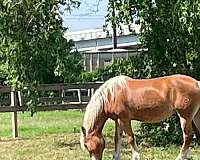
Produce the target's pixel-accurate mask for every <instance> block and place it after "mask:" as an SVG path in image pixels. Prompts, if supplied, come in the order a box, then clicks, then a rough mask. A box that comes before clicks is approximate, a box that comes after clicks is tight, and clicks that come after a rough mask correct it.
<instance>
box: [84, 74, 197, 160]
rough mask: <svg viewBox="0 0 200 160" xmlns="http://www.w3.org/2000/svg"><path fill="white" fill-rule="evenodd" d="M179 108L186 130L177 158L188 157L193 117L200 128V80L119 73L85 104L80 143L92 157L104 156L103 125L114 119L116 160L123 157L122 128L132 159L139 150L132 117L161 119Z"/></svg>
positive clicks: (184, 130)
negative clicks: (152, 77)
mask: <svg viewBox="0 0 200 160" xmlns="http://www.w3.org/2000/svg"><path fill="white" fill-rule="evenodd" d="M174 112H177V113H178V115H179V117H180V123H181V128H182V132H183V145H182V148H181V150H180V153H179V155H178V156H177V158H176V160H185V159H187V158H188V150H189V144H190V142H191V139H192V121H193V122H194V124H195V126H196V128H197V129H198V130H199V131H200V82H198V81H197V80H195V79H193V78H191V77H189V76H185V75H172V76H165V77H160V78H154V79H147V80H145V79H141V80H138V79H132V78H130V77H127V76H117V77H114V78H111V79H109V80H108V81H106V82H105V83H104V84H103V85H102V86H100V88H99V89H98V90H97V91H96V92H95V94H94V95H93V96H92V98H91V100H90V102H89V103H88V105H87V107H86V112H85V116H84V119H83V125H82V127H81V137H80V143H81V146H82V148H86V149H87V150H88V152H89V154H90V156H91V158H92V159H93V160H101V159H102V153H103V150H104V148H105V141H104V138H103V136H102V129H103V126H104V124H105V122H106V120H108V118H111V119H113V120H114V121H115V127H116V128H115V152H114V155H113V159H114V160H119V159H120V144H121V136H122V131H124V132H125V133H126V135H127V139H128V143H129V144H130V146H131V150H132V160H139V159H140V154H139V150H138V147H137V145H136V141H135V138H134V134H133V131H132V128H131V120H139V121H143V122H149V123H154V122H160V121H161V120H164V119H166V118H167V117H169V116H171V115H172V114H173V113H174Z"/></svg>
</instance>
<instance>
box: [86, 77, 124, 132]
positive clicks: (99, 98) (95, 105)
mask: <svg viewBox="0 0 200 160" xmlns="http://www.w3.org/2000/svg"><path fill="white" fill-rule="evenodd" d="M127 78H128V77H126V76H117V77H114V78H111V79H109V80H108V81H106V82H105V83H104V84H103V85H101V86H100V87H99V89H97V90H96V92H95V93H94V95H93V96H92V98H91V100H90V102H89V103H88V105H87V107H86V112H85V116H84V120H83V127H84V128H85V129H86V133H88V131H90V130H93V128H94V125H95V122H96V120H97V119H98V116H99V115H100V114H101V113H102V112H103V106H104V104H105V103H106V102H108V94H109V95H110V96H111V98H110V99H114V98H115V92H116V89H115V88H116V86H118V87H121V88H124V87H125V86H126V79H127Z"/></svg>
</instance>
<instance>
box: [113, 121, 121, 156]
mask: <svg viewBox="0 0 200 160" xmlns="http://www.w3.org/2000/svg"><path fill="white" fill-rule="evenodd" d="M122 133H123V129H122V126H121V123H120V121H119V119H117V120H116V121H115V152H114V154H113V160H120V147H121V138H122Z"/></svg>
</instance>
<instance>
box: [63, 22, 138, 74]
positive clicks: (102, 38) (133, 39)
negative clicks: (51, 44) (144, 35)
mask: <svg viewBox="0 0 200 160" xmlns="http://www.w3.org/2000/svg"><path fill="white" fill-rule="evenodd" d="M129 29H131V30H132V31H133V32H130V30H129ZM111 30H112V28H109V29H108V30H107V32H104V31H103V29H92V30H85V31H77V32H67V33H65V38H66V39H72V40H73V41H74V43H75V48H74V49H75V50H77V51H79V52H80V53H81V54H82V56H83V59H84V67H85V70H87V71H93V70H95V69H96V68H99V67H101V68H103V67H105V66H106V65H108V64H110V63H112V62H113V60H114V59H115V58H121V57H123V58H128V57H129V56H133V55H135V54H137V53H138V49H139V46H140V41H139V37H138V35H139V30H140V26H139V25H136V24H134V25H132V26H131V27H130V28H128V26H123V27H122V29H121V30H118V31H117V49H112V48H113V44H112V34H110V33H111Z"/></svg>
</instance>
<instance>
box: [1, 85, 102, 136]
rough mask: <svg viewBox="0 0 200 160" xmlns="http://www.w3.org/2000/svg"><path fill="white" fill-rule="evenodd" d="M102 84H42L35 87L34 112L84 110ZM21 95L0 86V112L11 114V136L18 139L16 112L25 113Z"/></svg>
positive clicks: (23, 99)
mask: <svg viewBox="0 0 200 160" xmlns="http://www.w3.org/2000/svg"><path fill="white" fill-rule="evenodd" d="M102 84H103V82H97V83H81V84H43V85H40V86H38V87H36V90H37V91H38V94H39V99H38V104H37V107H36V111H53V110H68V109H84V108H85V107H86V105H87V104H88V102H89V100H90V98H91V96H92V95H93V94H94V92H95V90H96V89H97V88H98V87H99V86H100V85H102ZM26 101H27V99H25V98H24V97H23V93H22V92H19V91H15V90H12V89H11V88H10V87H7V86H0V112H12V135H13V138H16V137H18V130H17V112H19V111H26V110H27V108H26V107H25V106H24V103H25V102H26Z"/></svg>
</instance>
